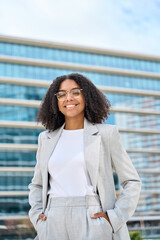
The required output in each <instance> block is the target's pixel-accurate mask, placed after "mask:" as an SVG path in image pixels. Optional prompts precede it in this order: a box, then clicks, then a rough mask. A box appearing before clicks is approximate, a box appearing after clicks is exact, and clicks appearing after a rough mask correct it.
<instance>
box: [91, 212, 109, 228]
mask: <svg viewBox="0 0 160 240" xmlns="http://www.w3.org/2000/svg"><path fill="white" fill-rule="evenodd" d="M98 217H104V218H105V219H106V220H107V221H108V222H109V224H110V225H111V227H112V224H111V222H110V220H109V217H108V215H107V214H106V213H105V212H98V213H95V214H94V215H92V216H91V218H98Z"/></svg>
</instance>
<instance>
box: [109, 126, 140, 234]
mask: <svg viewBox="0 0 160 240" xmlns="http://www.w3.org/2000/svg"><path fill="white" fill-rule="evenodd" d="M110 154H111V159H112V163H113V167H114V169H115V171H116V173H117V175H118V178H119V182H120V185H121V186H122V191H121V194H120V196H119V198H118V200H117V201H116V203H115V207H114V209H110V210H108V211H107V214H108V217H109V219H110V221H111V224H112V227H113V230H114V232H116V231H117V230H118V229H119V228H120V227H121V226H122V225H123V224H124V223H126V222H127V221H128V219H129V218H130V217H131V216H132V215H133V213H134V211H135V209H136V206H137V203H138V200H139V195H140V190H141V181H140V178H139V176H138V174H137V171H136V169H135V168H134V166H133V164H132V162H131V160H130V158H129V157H128V155H127V153H126V151H125V149H124V147H123V146H122V142H121V137H120V134H119V132H118V128H117V127H116V126H115V127H114V128H113V131H112V133H111V135H110Z"/></svg>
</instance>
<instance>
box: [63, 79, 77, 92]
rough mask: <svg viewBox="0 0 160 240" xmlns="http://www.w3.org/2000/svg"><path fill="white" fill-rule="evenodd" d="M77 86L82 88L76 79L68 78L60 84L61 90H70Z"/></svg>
mask: <svg viewBox="0 0 160 240" xmlns="http://www.w3.org/2000/svg"><path fill="white" fill-rule="evenodd" d="M75 87H78V88H80V86H79V85H78V84H77V83H76V82H75V81H74V80H72V79H66V80H64V81H63V82H62V83H61V84H60V86H59V90H67V91H68V90H70V89H72V88H75Z"/></svg>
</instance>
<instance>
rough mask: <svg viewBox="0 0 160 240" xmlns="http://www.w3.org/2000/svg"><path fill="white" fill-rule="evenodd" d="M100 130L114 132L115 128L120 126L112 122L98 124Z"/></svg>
mask: <svg viewBox="0 0 160 240" xmlns="http://www.w3.org/2000/svg"><path fill="white" fill-rule="evenodd" d="M96 126H97V128H98V130H99V131H100V132H108V133H109V132H113V131H115V130H118V127H117V126H116V125H112V124H96Z"/></svg>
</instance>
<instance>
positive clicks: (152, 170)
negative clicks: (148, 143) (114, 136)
mask: <svg viewBox="0 0 160 240" xmlns="http://www.w3.org/2000/svg"><path fill="white" fill-rule="evenodd" d="M137 171H138V173H139V174H159V173H160V169H159V168H150V169H138V170H137ZM0 172H34V167H0Z"/></svg>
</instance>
